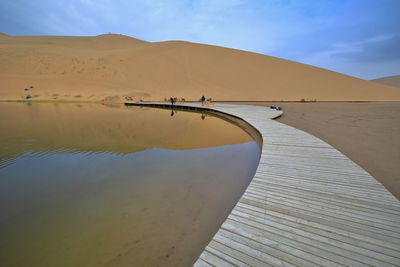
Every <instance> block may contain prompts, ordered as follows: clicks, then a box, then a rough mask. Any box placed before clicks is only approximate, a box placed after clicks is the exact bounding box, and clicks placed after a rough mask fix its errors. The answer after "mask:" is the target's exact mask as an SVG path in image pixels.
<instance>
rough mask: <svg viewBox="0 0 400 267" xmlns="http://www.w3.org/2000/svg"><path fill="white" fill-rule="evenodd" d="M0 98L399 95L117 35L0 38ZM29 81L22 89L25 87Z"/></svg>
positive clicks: (208, 50)
mask: <svg viewBox="0 0 400 267" xmlns="http://www.w3.org/2000/svg"><path fill="white" fill-rule="evenodd" d="M0 51H1V52H0V84H1V86H0V100H15V99H22V98H24V97H26V95H28V94H29V95H30V96H31V97H32V99H53V100H63V99H65V100H71V99H72V100H110V101H122V100H124V99H125V98H126V97H132V98H133V99H134V100H139V99H143V100H155V101H159V100H162V99H164V98H165V97H167V98H168V97H170V96H175V97H183V98H186V99H188V100H197V99H198V98H199V97H200V96H201V95H203V94H204V95H206V96H207V97H212V98H213V99H214V100H277V101H280V100H291V101H299V100H301V99H306V100H309V99H316V100H335V101H338V100H400V91H399V90H396V89H395V88H391V87H388V86H384V85H379V84H376V83H374V82H370V81H365V80H361V79H357V78H354V77H350V76H346V75H343V74H339V73H335V72H332V71H328V70H324V69H320V68H316V67H312V66H309V65H305V64H301V63H297V62H293V61H288V60H283V59H279V58H275V57H271V56H266V55H261V54H256V53H251V52H245V51H240V50H235V49H229V48H223V47H216V46H211V45H202V44H195V43H189V42H183V41H167V42H157V43H151V42H146V41H143V40H139V39H135V38H131V37H128V36H123V35H117V34H104V35H98V36H94V37H74V36H16V37H13V36H9V37H8V38H1V39H0ZM30 86H33V88H32V89H29V90H28V91H24V88H26V87H30Z"/></svg>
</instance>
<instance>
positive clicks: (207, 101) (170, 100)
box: [165, 95, 211, 106]
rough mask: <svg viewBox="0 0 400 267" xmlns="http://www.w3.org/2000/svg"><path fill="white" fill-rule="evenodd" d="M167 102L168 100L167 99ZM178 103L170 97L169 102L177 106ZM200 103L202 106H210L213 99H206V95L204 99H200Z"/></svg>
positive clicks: (174, 98)
mask: <svg viewBox="0 0 400 267" xmlns="http://www.w3.org/2000/svg"><path fill="white" fill-rule="evenodd" d="M165 100H166V99H165ZM176 101H177V98H176V97H170V98H169V102H170V103H171V105H175V104H176ZM184 101H185V99H184V98H182V102H184ZM200 102H201V105H202V106H209V105H210V103H211V98H206V97H205V96H204V95H203V96H202V97H200Z"/></svg>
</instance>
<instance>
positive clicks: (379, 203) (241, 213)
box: [186, 104, 400, 266]
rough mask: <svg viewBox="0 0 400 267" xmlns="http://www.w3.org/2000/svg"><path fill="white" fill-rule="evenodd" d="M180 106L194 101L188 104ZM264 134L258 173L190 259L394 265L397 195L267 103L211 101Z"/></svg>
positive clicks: (398, 253)
mask: <svg viewBox="0 0 400 267" xmlns="http://www.w3.org/2000/svg"><path fill="white" fill-rule="evenodd" d="M186 106H198V105H196V104H187V105H186ZM211 109H214V110H217V111H222V112H224V113H229V114H232V115H234V116H237V117H240V118H242V119H243V120H245V121H247V122H248V123H249V124H251V125H252V126H253V127H255V128H256V129H257V130H258V131H259V132H260V133H261V134H262V137H263V148H262V156H261V159H260V164H259V166H258V169H257V172H256V174H255V176H254V178H253V180H252V181H251V183H250V185H249V186H248V188H247V189H246V191H245V193H244V194H243V196H242V197H241V199H240V200H239V202H238V203H237V205H236V206H235V207H234V209H233V210H232V212H231V214H230V215H229V216H228V218H227V219H226V221H225V222H224V223H223V224H222V226H221V228H220V229H219V231H218V232H217V233H216V234H215V236H214V237H213V239H212V240H211V242H210V243H209V244H208V245H207V247H206V248H205V249H204V251H203V253H202V254H201V255H200V257H199V259H198V260H197V261H196V263H195V264H194V265H195V266H400V201H398V200H397V199H396V198H395V197H393V196H392V195H391V194H390V193H389V192H388V191H387V190H386V189H385V188H384V187H383V186H382V184H380V183H379V182H378V181H376V180H375V179H374V178H373V177H372V176H371V175H370V174H368V173H367V172H366V171H364V170H363V169H362V168H360V167H359V166H358V165H356V164H355V163H354V162H352V161H351V160H350V159H349V158H347V157H346V156H344V155H343V154H342V153H340V152H339V151H338V150H336V149H334V148H333V147H332V146H330V145H329V144H327V143H325V142H323V141H322V140H320V139H318V138H316V137H314V136H312V135H310V134H307V133H305V132H303V131H301V130H298V129H296V128H293V127H290V126H287V125H284V124H281V123H279V122H276V121H274V120H272V118H274V117H276V116H278V115H279V112H277V111H273V110H270V109H268V108H265V107H256V106H246V105H223V104H216V105H215V106H213V107H211Z"/></svg>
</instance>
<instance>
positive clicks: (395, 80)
mask: <svg viewBox="0 0 400 267" xmlns="http://www.w3.org/2000/svg"><path fill="white" fill-rule="evenodd" d="M371 81H372V82H376V83H379V84H384V85H388V86H393V87H399V88H400V75H394V76H388V77H382V78H379V79H373V80H371Z"/></svg>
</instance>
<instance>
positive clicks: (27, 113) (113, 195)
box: [0, 103, 259, 266]
mask: <svg viewBox="0 0 400 267" xmlns="http://www.w3.org/2000/svg"><path fill="white" fill-rule="evenodd" d="M170 112H171V111H170V110H162V109H151V108H136V107H135V108H132V107H130V108H125V107H121V106H113V107H109V106H103V105H91V104H84V105H75V104H58V105H54V104H36V103H35V104H29V105H26V104H20V103H4V104H3V103H2V104H0V114H2V116H1V117H0V144H1V152H0V163H1V165H0V258H1V259H2V264H4V266H133V265H135V266H157V265H160V266H188V265H190V264H192V263H193V261H194V260H195V259H196V258H197V256H198V255H199V254H200V253H201V251H202V249H203V247H204V246H205V245H206V244H207V243H208V241H209V240H210V239H211V237H212V236H213V234H214V233H215V232H216V230H217V229H218V228H219V225H220V224H221V223H222V221H223V220H224V219H225V217H226V216H227V214H229V212H230V210H231V209H232V208H233V206H234V204H235V203H236V201H237V200H238V198H239V197H240V195H241V194H242V192H243V191H244V189H245V188H246V186H247V184H248V183H249V181H250V179H251V177H252V176H253V173H254V171H255V169H256V166H257V164H258V151H259V150H258V146H257V144H256V143H255V142H254V141H252V139H251V138H250V137H249V136H248V135H247V134H246V133H245V132H244V131H243V130H241V129H240V128H238V127H236V126H234V125H232V124H230V123H228V122H226V121H224V120H221V119H219V118H216V117H214V116H207V120H204V121H203V114H201V117H199V115H200V114H198V113H189V112H183V111H179V113H178V114H177V113H176V111H174V116H173V117H172V118H171V113H170ZM5 114H6V115H5ZM38 244H39V245H38Z"/></svg>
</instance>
